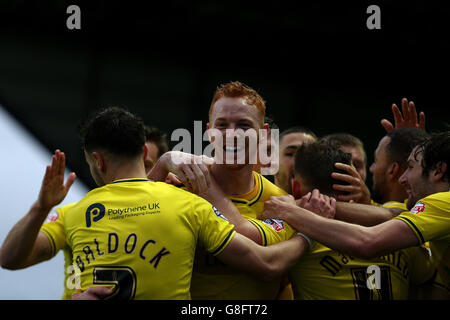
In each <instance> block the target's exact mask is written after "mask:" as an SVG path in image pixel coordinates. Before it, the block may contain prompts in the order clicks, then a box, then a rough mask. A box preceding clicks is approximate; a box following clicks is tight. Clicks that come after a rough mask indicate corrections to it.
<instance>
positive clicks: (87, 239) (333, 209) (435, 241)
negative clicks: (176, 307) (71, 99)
mask: <svg viewBox="0 0 450 320" xmlns="http://www.w3.org/2000/svg"><path fill="white" fill-rule="evenodd" d="M265 113H266V106H265V102H264V100H263V99H262V97H261V96H260V95H259V94H258V93H257V92H256V91H255V90H253V89H251V88H249V87H248V86H246V85H244V84H242V83H239V82H230V83H226V84H224V85H221V86H220V87H219V88H218V89H217V90H216V92H215V93H214V97H213V100H212V103H211V106H210V111H209V123H208V125H207V128H208V129H210V131H209V133H210V135H209V137H210V142H211V144H212V146H213V148H215V149H214V150H215V152H214V156H213V158H209V157H206V156H195V155H191V154H188V153H183V152H179V151H167V150H168V148H167V142H166V141H165V136H164V134H162V133H161V132H159V131H158V130H157V129H155V128H153V129H152V130H150V129H149V128H148V127H147V129H146V127H145V125H144V123H143V121H142V120H141V119H140V118H139V117H138V116H137V115H135V114H132V113H130V112H129V111H127V110H125V109H122V108H119V107H111V108H106V109H101V110H98V111H96V112H95V113H94V114H92V115H90V116H89V117H88V118H87V120H86V121H85V122H84V126H83V127H82V129H81V131H80V135H81V138H82V142H83V149H84V155H85V158H86V162H87V164H88V166H89V168H90V172H91V175H92V177H93V179H94V180H95V182H96V184H97V185H98V188H96V189H94V190H92V191H90V192H89V193H88V194H87V195H86V196H85V197H84V198H83V199H81V200H80V201H79V202H77V203H72V204H69V205H66V206H62V207H60V208H57V209H56V210H55V211H53V212H51V210H52V208H54V207H55V206H57V205H58V204H59V203H60V202H61V201H62V200H63V199H64V197H65V196H66V194H67V193H68V192H69V189H70V187H71V185H72V184H73V182H74V181H75V179H76V177H75V174H73V173H72V174H70V175H69V176H68V178H67V179H66V181H64V169H65V155H64V153H63V152H61V151H60V150H57V151H56V152H55V154H54V155H53V158H52V163H51V165H49V166H48V167H47V169H46V172H45V175H44V179H43V182H42V187H41V190H40V193H39V196H38V199H37V200H36V202H35V203H34V204H33V206H32V207H31V208H30V210H29V212H28V213H27V214H26V215H25V216H24V217H23V218H22V219H21V220H20V221H19V222H17V224H16V225H15V226H14V227H13V228H12V230H11V231H10V232H9V234H8V236H7V237H6V239H5V241H4V243H3V245H2V247H1V250H0V262H1V266H2V267H3V268H8V269H21V268H25V267H28V266H31V265H34V264H36V263H39V262H42V261H45V260H48V259H51V258H52V257H53V256H55V255H56V253H57V252H58V251H59V250H64V255H65V261H66V266H65V267H66V279H65V286H64V287H65V292H64V294H63V298H64V299H71V298H72V299H232V300H239V299H242V300H249V299H265V300H267V299H327V300H330V299H347V300H353V299H361V300H362V299H448V298H449V296H450V273H449V270H450V249H449V245H450V181H449V170H450V168H448V166H450V132H448V131H447V132H441V133H435V134H427V133H426V132H425V122H424V121H425V118H424V114H423V113H421V114H420V117H419V119H418V118H417V113H416V109H415V106H414V104H413V103H412V102H408V101H407V100H406V99H403V101H402V111H400V109H399V108H397V106H396V105H394V106H393V113H394V118H395V123H394V124H391V123H390V122H389V121H387V120H383V121H382V125H383V127H384V128H385V129H386V131H387V134H386V136H384V137H383V138H382V139H381V140H380V143H379V145H378V147H377V149H376V150H375V161H374V163H373V164H372V165H371V166H370V172H371V173H372V174H373V186H372V192H373V194H372V196H371V194H370V191H369V188H368V187H367V186H366V185H365V178H366V167H367V160H366V156H365V151H364V147H363V143H362V142H361V141H360V140H359V139H358V138H357V137H354V136H351V135H349V134H343V133H339V134H332V135H329V136H326V137H323V138H318V137H317V136H316V135H315V134H314V133H313V132H312V131H311V130H309V129H308V128H305V127H295V128H289V129H287V130H284V131H283V132H282V133H281V134H280V141H279V144H278V142H277V141H276V140H274V137H275V136H277V135H274V131H273V132H271V128H270V127H269V125H268V124H267V123H265V119H266V114H265ZM252 130H253V131H254V132H261V131H262V132H265V133H267V134H266V135H263V136H261V135H251V134H246V133H249V132H251V131H252ZM230 132H234V133H237V135H236V136H234V137H233V139H229V136H228V134H229V133H230ZM241 137H242V139H241V140H239V139H240V138H241ZM265 137H266V138H267V137H268V140H265V139H266V138H265ZM252 139H256V145H257V146H258V147H257V148H256V150H254V149H252V147H251V146H252V143H253V142H254V141H252ZM236 141H238V143H237V144H236ZM239 141H241V142H239ZM264 141H265V142H266V144H264V143H262V142H264ZM239 143H240V144H239ZM263 147H264V148H267V151H268V150H271V151H272V152H271V153H270V156H271V158H270V161H271V162H270V163H265V162H264V159H263V157H261V152H258V151H260V150H258V148H263ZM278 147H279V148H278ZM274 150H279V153H274V152H273V151H274ZM253 152H256V153H257V156H256V157H254V154H253ZM241 156H242V157H241ZM230 159H231V162H230ZM239 159H243V160H244V161H239ZM252 159H257V161H256V162H253V161H252ZM274 160H276V161H275V162H278V165H279V168H278V172H277V173H276V174H275V175H274V178H275V179H274V180H275V184H274V183H272V182H270V178H271V177H265V176H264V175H263V174H264V172H263V168H265V167H266V166H267V165H270V166H271V165H272V164H273V163H274ZM69 270H70V272H69Z"/></svg>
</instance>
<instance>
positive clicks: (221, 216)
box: [212, 206, 228, 221]
mask: <svg viewBox="0 0 450 320" xmlns="http://www.w3.org/2000/svg"><path fill="white" fill-rule="evenodd" d="M212 209H213V210H214V213H215V214H216V216H218V217H219V218H222V219H223V220H226V221H228V219H227V218H225V216H224V215H223V214H222V213H221V212H220V211H219V209H217V208H216V207H214V206H212Z"/></svg>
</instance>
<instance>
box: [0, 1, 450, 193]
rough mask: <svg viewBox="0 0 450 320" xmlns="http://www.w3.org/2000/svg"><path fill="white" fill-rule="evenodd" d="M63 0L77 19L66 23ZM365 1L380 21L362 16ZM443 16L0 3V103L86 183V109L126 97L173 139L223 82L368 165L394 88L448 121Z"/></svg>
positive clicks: (399, 11)
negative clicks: (335, 139) (354, 151)
mask: <svg viewBox="0 0 450 320" xmlns="http://www.w3.org/2000/svg"><path fill="white" fill-rule="evenodd" d="M71 4H77V5H79V6H80V8H81V30H68V29H67V28H66V19H67V18H68V17H69V14H67V13H66V9H67V7H68V6H69V5H71ZM371 4H377V5H379V6H380V8H381V30H368V29H367V27H366V20H367V18H368V17H369V14H367V13H366V9H367V7H368V6H369V5H371ZM448 21H449V14H448V11H447V10H446V8H445V6H444V1H395V2H394V1H390V3H389V2H388V1H374V2H372V1H371V2H369V1H353V2H352V3H350V2H348V1H345V2H344V1H333V2H331V1H309V2H308V3H304V2H303V1H271V2H262V1H235V0H231V1H222V2H213V1H208V0H201V1H185V0H179V1H178V0H177V1H175V0H168V1H159V2H156V1H94V0H91V1H75V0H72V1H61V0H54V1H20V0H14V1H12V0H11V1H8V0H2V1H1V3H0V99H1V100H0V102H1V103H2V104H3V105H4V106H5V107H6V109H7V110H8V111H9V112H10V113H12V114H13V116H15V117H16V118H17V119H18V120H19V121H21V122H22V123H23V124H24V125H25V126H26V127H27V128H28V129H29V130H30V131H31V132H32V133H33V134H34V135H35V136H36V137H37V138H38V139H39V140H40V141H41V142H42V143H44V145H45V146H46V147H48V148H49V150H52V151H53V150H55V149H56V148H60V149H61V150H63V151H65V152H66V154H67V158H68V166H69V168H70V169H71V170H73V171H75V172H77V174H78V177H79V178H80V179H82V180H83V181H84V182H85V183H86V184H87V185H88V186H90V187H94V182H93V180H92V179H91V178H90V175H89V170H88V167H87V165H86V164H85V163H84V158H83V156H82V152H81V146H80V143H79V140H78V136H77V123H78V121H79V120H80V119H81V118H82V117H83V116H85V115H86V114H87V113H88V112H89V111H91V110H93V109H95V108H98V107H103V106H108V105H120V106H126V107H128V108H129V109H130V110H131V111H134V112H136V113H138V114H139V115H140V116H142V117H143V118H144V120H145V121H146V122H147V123H148V124H150V125H154V126H157V127H159V128H160V129H162V130H163V131H165V132H167V133H168V136H169V139H170V134H171V133H172V131H173V130H175V129H177V128H187V129H189V130H192V129H193V121H194V120H202V121H203V122H204V123H206V122H207V112H208V109H209V105H210V101H211V99H212V95H213V92H214V90H215V88H216V87H217V86H218V85H219V84H220V83H223V82H228V81H231V80H239V81H241V82H244V83H245V84H247V85H249V86H251V87H253V88H254V89H256V90H257V91H258V92H259V93H260V94H261V95H262V97H263V98H264V99H265V100H266V101H267V114H268V115H270V116H272V118H274V120H275V122H276V124H277V125H278V126H279V127H280V130H281V131H282V130H284V129H286V128H288V127H290V126H294V125H303V126H307V127H309V128H311V129H312V130H313V131H314V132H315V133H316V134H317V135H325V134H329V133H333V132H348V133H351V134H354V135H356V136H358V137H359V138H360V139H361V140H363V142H364V143H365V146H366V152H367V154H368V157H369V162H368V166H370V164H371V161H372V159H373V152H374V150H375V148H376V146H377V144H378V141H379V139H380V138H381V137H382V136H383V135H384V129H383V128H382V127H381V125H380V120H381V119H382V118H388V119H390V120H392V119H393V117H392V113H391V105H392V103H397V104H398V105H399V104H400V101H401V98H402V97H407V98H409V99H410V100H413V101H414V102H415V103H416V106H417V108H418V109H419V110H420V111H424V112H425V114H426V116H427V129H428V130H429V131H432V130H442V129H444V128H445V123H446V122H449V119H450V117H449V115H450V108H449V105H448V101H447V92H448V84H449V80H448V78H449V76H448V71H449V70H448V69H449V68H448V59H449V55H448V54H449V48H450V45H449V32H448V30H447V29H448V27H447V24H448ZM0 138H1V137H0ZM174 144H176V142H175V143H172V146H173V145H174ZM2 156H7V150H2ZM24 156H26V155H24ZM368 176H369V180H368V184H369V185H370V174H369V175H368Z"/></svg>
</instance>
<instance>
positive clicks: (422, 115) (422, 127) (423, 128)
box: [419, 112, 425, 131]
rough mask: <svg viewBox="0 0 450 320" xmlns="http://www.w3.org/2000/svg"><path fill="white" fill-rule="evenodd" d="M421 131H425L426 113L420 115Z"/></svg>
mask: <svg viewBox="0 0 450 320" xmlns="http://www.w3.org/2000/svg"><path fill="white" fill-rule="evenodd" d="M419 129H421V130H423V131H425V113H423V112H420V114H419Z"/></svg>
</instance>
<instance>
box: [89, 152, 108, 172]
mask: <svg viewBox="0 0 450 320" xmlns="http://www.w3.org/2000/svg"><path fill="white" fill-rule="evenodd" d="M92 157H93V158H94V164H95V166H96V167H97V169H98V170H99V171H100V172H105V171H106V159H105V157H104V155H103V153H101V152H97V151H94V152H92Z"/></svg>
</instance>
